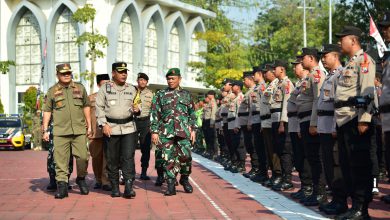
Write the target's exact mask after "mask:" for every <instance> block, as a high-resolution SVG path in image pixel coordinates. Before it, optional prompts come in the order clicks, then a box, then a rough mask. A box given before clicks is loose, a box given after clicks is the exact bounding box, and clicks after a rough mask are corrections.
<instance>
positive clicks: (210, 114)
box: [203, 99, 218, 125]
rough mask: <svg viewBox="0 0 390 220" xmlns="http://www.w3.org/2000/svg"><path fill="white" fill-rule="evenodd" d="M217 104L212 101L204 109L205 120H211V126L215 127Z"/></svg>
mask: <svg viewBox="0 0 390 220" xmlns="http://www.w3.org/2000/svg"><path fill="white" fill-rule="evenodd" d="M217 107H218V106H217V102H216V101H215V99H213V100H210V101H209V102H208V103H206V105H205V106H204V108H203V119H205V120H210V125H215V114H216V112H217Z"/></svg>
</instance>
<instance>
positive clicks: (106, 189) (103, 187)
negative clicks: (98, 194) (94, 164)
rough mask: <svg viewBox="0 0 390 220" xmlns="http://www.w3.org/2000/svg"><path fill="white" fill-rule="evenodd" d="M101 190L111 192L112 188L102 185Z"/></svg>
mask: <svg viewBox="0 0 390 220" xmlns="http://www.w3.org/2000/svg"><path fill="white" fill-rule="evenodd" d="M102 190H103V191H111V190H112V187H111V185H103V186H102Z"/></svg>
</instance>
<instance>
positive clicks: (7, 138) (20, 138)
mask: <svg viewBox="0 0 390 220" xmlns="http://www.w3.org/2000/svg"><path fill="white" fill-rule="evenodd" d="M23 128H24V126H23V122H22V119H21V118H20V116H19V115H17V114H11V115H7V114H0V149H1V150H4V149H15V150H23V149H24V144H25V143H24V133H23Z"/></svg>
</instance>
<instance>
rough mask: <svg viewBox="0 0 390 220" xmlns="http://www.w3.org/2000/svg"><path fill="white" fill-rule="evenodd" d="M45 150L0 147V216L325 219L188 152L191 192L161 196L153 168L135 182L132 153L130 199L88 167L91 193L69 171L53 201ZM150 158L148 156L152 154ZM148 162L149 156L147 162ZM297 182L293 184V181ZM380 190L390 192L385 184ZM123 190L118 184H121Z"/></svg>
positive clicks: (385, 213)
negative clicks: (116, 194) (103, 187)
mask: <svg viewBox="0 0 390 220" xmlns="http://www.w3.org/2000/svg"><path fill="white" fill-rule="evenodd" d="M46 156H47V152H45V151H30V150H26V151H0V158H1V159H0V166H1V167H2V169H1V170H0V184H1V187H0V219H72V220H73V219H75V220H76V219H94V220H95V219H281V218H284V219H325V218H326V216H322V215H321V214H320V213H318V212H317V210H315V209H307V208H305V207H302V206H301V205H299V204H297V203H295V202H294V201H292V200H290V199H288V195H287V194H288V193H285V194H286V195H283V194H279V193H275V192H272V191H270V190H268V189H266V188H264V187H262V186H260V185H258V184H256V183H252V182H250V181H248V179H245V178H243V177H242V176H241V175H238V174H235V175H234V174H231V173H230V172H226V171H224V170H223V169H222V168H221V167H220V166H219V165H218V164H216V163H214V162H212V161H209V160H207V159H204V158H202V157H200V156H197V155H194V161H195V162H194V165H193V174H192V175H191V183H192V184H193V186H194V193H192V194H186V193H184V192H183V189H182V187H181V186H179V187H177V189H178V194H177V195H176V196H172V197H165V196H163V194H162V193H163V192H164V191H165V189H166V186H163V187H156V186H154V184H153V183H154V181H155V178H156V177H155V175H156V174H155V171H154V169H149V175H150V176H151V177H152V180H151V181H140V180H139V179H138V176H139V171H140V167H139V158H140V152H139V151H137V153H136V162H137V166H136V167H137V171H138V172H137V180H136V184H135V191H136V193H137V196H136V198H135V199H130V200H128V199H123V198H111V197H110V195H109V192H104V191H100V190H93V189H92V186H93V185H94V179H93V173H92V167H91V166H90V167H89V173H90V174H89V175H88V178H87V183H88V184H89V186H90V189H91V192H90V194H89V195H87V196H82V195H80V194H79V190H78V187H77V185H75V183H74V181H75V177H76V175H75V173H73V175H72V177H71V185H73V190H71V191H70V194H69V198H67V199H63V200H55V199H54V198H53V193H48V192H46V191H45V188H46V185H47V183H48V175H47V171H46ZM152 157H153V156H152ZM151 164H154V161H151ZM297 186H298V185H297ZM381 190H382V191H384V192H386V193H390V187H389V186H388V185H383V184H382V185H381ZM121 191H122V192H123V186H121ZM371 207H372V209H371V210H370V214H371V215H372V216H373V217H375V218H377V219H390V206H389V205H385V204H383V203H382V202H380V201H378V198H376V199H375V201H374V202H373V203H372V205H371Z"/></svg>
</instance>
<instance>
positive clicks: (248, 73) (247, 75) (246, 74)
mask: <svg viewBox="0 0 390 220" xmlns="http://www.w3.org/2000/svg"><path fill="white" fill-rule="evenodd" d="M242 77H243V78H245V77H253V71H245V72H243V73H242Z"/></svg>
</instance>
